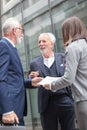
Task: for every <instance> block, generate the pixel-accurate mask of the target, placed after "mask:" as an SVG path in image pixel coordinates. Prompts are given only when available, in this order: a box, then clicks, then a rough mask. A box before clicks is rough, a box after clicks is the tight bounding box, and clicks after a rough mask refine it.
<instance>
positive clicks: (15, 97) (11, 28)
mask: <svg viewBox="0 0 87 130" xmlns="http://www.w3.org/2000/svg"><path fill="white" fill-rule="evenodd" d="M2 32H3V38H2V39H1V40H0V114H1V116H2V121H3V123H5V124H14V123H18V124H19V125H24V121H23V116H24V108H25V107H24V106H25V87H28V88H30V87H32V85H33V86H35V85H36V84H37V83H38V82H39V81H40V78H39V79H37V78H34V80H33V79H32V80H31V79H27V80H24V75H23V68H22V65H21V61H20V58H19V55H18V52H17V49H16V47H15V45H16V44H18V43H19V42H20V41H21V38H23V28H22V26H21V24H20V23H19V22H18V21H17V20H16V19H15V18H8V19H7V20H6V21H5V22H4V24H3V26H2Z"/></svg>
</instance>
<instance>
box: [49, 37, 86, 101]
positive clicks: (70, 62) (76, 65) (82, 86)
mask: <svg viewBox="0 0 87 130" xmlns="http://www.w3.org/2000/svg"><path fill="white" fill-rule="evenodd" d="M71 84H72V92H73V94H74V98H75V101H76V102H78V101H83V100H87V42H86V41H85V39H81V40H77V41H74V42H72V43H71V44H70V45H69V46H68V47H67V49H66V69H65V74H64V76H62V77H60V78H59V79H58V80H57V81H56V82H53V83H52V86H51V88H52V91H53V90H59V89H61V88H64V87H65V86H68V85H71Z"/></svg>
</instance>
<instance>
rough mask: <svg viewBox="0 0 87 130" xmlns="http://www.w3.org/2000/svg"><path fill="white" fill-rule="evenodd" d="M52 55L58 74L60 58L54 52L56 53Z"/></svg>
mask: <svg viewBox="0 0 87 130" xmlns="http://www.w3.org/2000/svg"><path fill="white" fill-rule="evenodd" d="M54 57H55V64H56V70H57V74H58V75H59V69H60V64H61V59H60V56H59V55H58V54H56V53H54Z"/></svg>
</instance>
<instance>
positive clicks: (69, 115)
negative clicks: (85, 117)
mask: <svg viewBox="0 0 87 130" xmlns="http://www.w3.org/2000/svg"><path fill="white" fill-rule="evenodd" d="M55 42H56V38H55V36H54V35H53V34H52V33H42V34H40V36H39V38H38V47H39V49H40V52H41V54H42V56H40V57H38V58H36V59H34V60H33V61H32V62H31V63H30V68H31V73H30V77H31V78H33V77H36V76H40V77H46V76H52V77H61V76H62V75H63V74H64V69H65V65H64V54H62V53H54V52H53V49H54V45H55ZM38 89H39V91H38V109H39V113H40V118H41V124H42V128H43V130H58V121H59V122H60V126H61V130H74V129H75V125H74V118H75V114H74V101H73V98H72V93H71V89H70V87H66V88H64V89H61V90H59V91H57V92H55V93H54V92H52V91H50V90H49V91H48V90H46V89H44V88H43V87H42V86H40V87H39V88H38Z"/></svg>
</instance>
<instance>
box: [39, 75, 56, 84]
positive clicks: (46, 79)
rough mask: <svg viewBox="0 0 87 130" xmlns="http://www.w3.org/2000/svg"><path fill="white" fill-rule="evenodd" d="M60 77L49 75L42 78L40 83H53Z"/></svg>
mask: <svg viewBox="0 0 87 130" xmlns="http://www.w3.org/2000/svg"><path fill="white" fill-rule="evenodd" d="M57 79H58V77H49V76H47V77H46V78H44V79H43V80H41V81H40V82H39V83H38V84H39V85H45V84H51V83H52V82H53V81H56V80H57Z"/></svg>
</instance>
